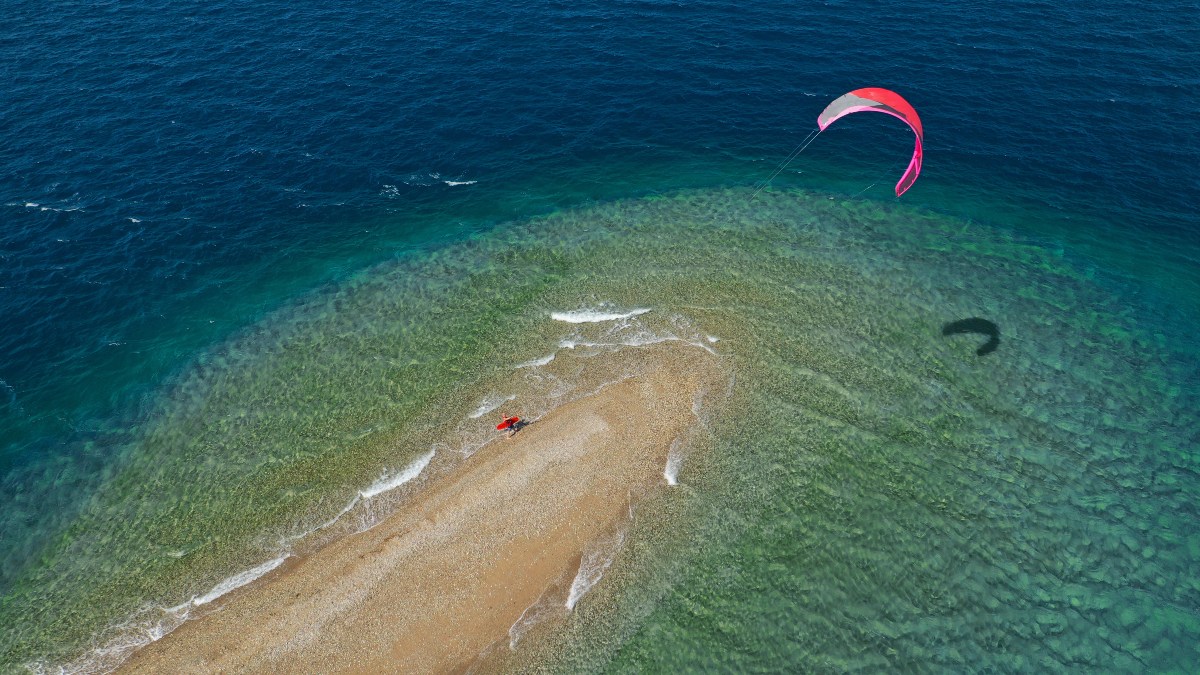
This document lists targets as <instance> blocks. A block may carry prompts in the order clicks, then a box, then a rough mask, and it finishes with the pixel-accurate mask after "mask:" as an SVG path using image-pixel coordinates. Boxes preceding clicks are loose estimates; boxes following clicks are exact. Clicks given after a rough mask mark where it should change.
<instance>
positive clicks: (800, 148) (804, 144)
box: [750, 127, 824, 201]
mask: <svg viewBox="0 0 1200 675" xmlns="http://www.w3.org/2000/svg"><path fill="white" fill-rule="evenodd" d="M822 131H824V130H823V129H821V128H820V127H817V128H816V129H813V130H812V131H810V132H808V135H807V136H805V137H804V140H802V141H800V144H799V145H797V146H796V149H795V150H792V152H791V154H789V155H788V156H787V157H786V158H784V160H783V162H782V163H780V165H779V168H777V169H775V173H773V174H771V175H770V177H768V178H767V179H766V180H765V181H763V182H762V185H759V186H758V189H757V190H755V191H754V194H752V195H750V201H754V198H755V197H757V196H758V193H760V192H762V191H763V190H765V189H766V188H767V186H768V185H770V184H771V181H773V180H775V177H776V176H778V175H779V174H781V173H783V170H784V169H786V168H787V165H788V164H791V163H792V162H793V161H795V159H796V158H797V157H799V156H800V153H802V152H804V151H805V149H807V148H808V146H809V145H810V144H811V143H812V142H813V141H815V140H817V136H820V135H821V132H822Z"/></svg>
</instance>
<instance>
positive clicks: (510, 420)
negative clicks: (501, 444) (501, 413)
mask: <svg viewBox="0 0 1200 675" xmlns="http://www.w3.org/2000/svg"><path fill="white" fill-rule="evenodd" d="M520 421H521V418H520V417H505V418H504V421H503V422H501V423H500V424H497V425H496V428H497V429H499V430H501V431H504V430H505V429H509V428H511V427H512V425H514V424H516V423H517V422H520Z"/></svg>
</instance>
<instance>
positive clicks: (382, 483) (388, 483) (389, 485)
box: [359, 450, 437, 499]
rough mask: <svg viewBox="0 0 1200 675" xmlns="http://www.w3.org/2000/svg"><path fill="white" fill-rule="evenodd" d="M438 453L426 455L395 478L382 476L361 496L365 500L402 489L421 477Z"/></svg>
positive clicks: (362, 492)
mask: <svg viewBox="0 0 1200 675" xmlns="http://www.w3.org/2000/svg"><path fill="white" fill-rule="evenodd" d="M436 452H437V451H436V450H430V451H429V452H428V453H426V454H425V455H422V456H421V457H418V458H417V460H416V461H415V462H413V463H412V464H409V465H408V466H407V467H406V468H405V469H404V470H403V471H401V472H400V473H398V474H395V475H393V476H388V475H387V474H384V475H382V476H380V477H379V480H377V481H375V482H374V483H371V486H370V487H368V488H367V489H365V490H363V491H361V492H359V494H360V495H362V498H363V499H370V498H371V497H374V496H376V495H379V494H383V493H384V492H387V491H389V490H395V489H396V488H398V487H400V486H401V485H404V484H405V483H407V482H408V481H410V480H412V479H414V478H416V477H417V476H419V475H421V472H422V471H424V470H425V467H427V466H429V462H430V460H432V459H433V455H434V454H435V453H436Z"/></svg>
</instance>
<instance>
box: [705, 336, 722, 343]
mask: <svg viewBox="0 0 1200 675" xmlns="http://www.w3.org/2000/svg"><path fill="white" fill-rule="evenodd" d="M705 338H706V339H707V340H708V341H709V343H710V344H714V345H715V344H717V342H719V341H720V340H721V338H719V337H717V336H715V335H707V336H705Z"/></svg>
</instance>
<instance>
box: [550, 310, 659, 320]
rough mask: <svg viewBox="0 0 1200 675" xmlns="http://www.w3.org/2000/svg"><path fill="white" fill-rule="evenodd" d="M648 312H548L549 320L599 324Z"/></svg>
mask: <svg viewBox="0 0 1200 675" xmlns="http://www.w3.org/2000/svg"><path fill="white" fill-rule="evenodd" d="M649 311H650V309H649V308H638V309H633V310H630V311H628V312H612V311H605V310H603V309H576V310H572V311H569V312H550V318H551V319H554V320H555V321H563V322H566V323H599V322H601V321H616V320H618V319H632V318H633V317H635V316H641V315H642V314H645V313H646V312H649Z"/></svg>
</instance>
